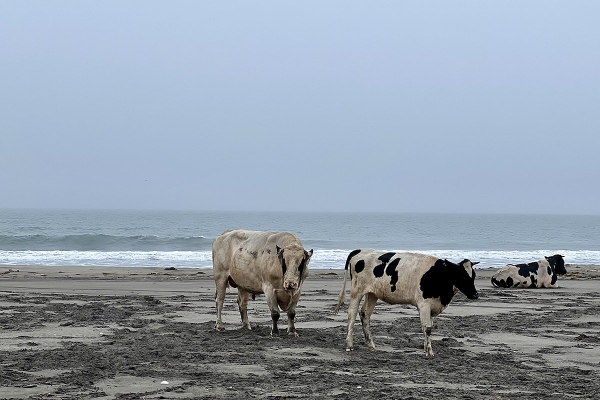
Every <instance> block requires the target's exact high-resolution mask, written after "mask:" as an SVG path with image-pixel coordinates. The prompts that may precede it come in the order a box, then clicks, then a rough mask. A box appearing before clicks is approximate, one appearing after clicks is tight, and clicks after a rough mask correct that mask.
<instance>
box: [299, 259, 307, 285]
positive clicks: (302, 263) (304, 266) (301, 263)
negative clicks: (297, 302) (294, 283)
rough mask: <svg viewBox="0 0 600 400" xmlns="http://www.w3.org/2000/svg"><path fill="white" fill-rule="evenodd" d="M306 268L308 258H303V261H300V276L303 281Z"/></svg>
mask: <svg viewBox="0 0 600 400" xmlns="http://www.w3.org/2000/svg"><path fill="white" fill-rule="evenodd" d="M304 268H306V258H303V259H302V261H300V265H298V273H299V274H300V280H302V274H303V272H304Z"/></svg>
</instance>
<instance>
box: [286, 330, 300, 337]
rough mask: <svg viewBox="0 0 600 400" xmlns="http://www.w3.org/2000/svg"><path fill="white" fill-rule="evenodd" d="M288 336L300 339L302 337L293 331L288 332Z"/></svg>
mask: <svg viewBox="0 0 600 400" xmlns="http://www.w3.org/2000/svg"><path fill="white" fill-rule="evenodd" d="M288 336H293V337H298V336H300V335H298V332H296V331H293V332H288Z"/></svg>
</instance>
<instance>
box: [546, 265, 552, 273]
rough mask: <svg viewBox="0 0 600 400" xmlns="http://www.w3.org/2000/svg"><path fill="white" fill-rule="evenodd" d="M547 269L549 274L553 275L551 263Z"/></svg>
mask: <svg viewBox="0 0 600 400" xmlns="http://www.w3.org/2000/svg"><path fill="white" fill-rule="evenodd" d="M547 271H548V275H552V267H550V266H549V265H548V269H547Z"/></svg>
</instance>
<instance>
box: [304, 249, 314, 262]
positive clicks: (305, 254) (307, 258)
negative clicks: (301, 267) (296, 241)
mask: <svg viewBox="0 0 600 400" xmlns="http://www.w3.org/2000/svg"><path fill="white" fill-rule="evenodd" d="M312 255H313V249H310V251H306V250H304V258H305V259H306V261H308V260H310V258H311V257H312Z"/></svg>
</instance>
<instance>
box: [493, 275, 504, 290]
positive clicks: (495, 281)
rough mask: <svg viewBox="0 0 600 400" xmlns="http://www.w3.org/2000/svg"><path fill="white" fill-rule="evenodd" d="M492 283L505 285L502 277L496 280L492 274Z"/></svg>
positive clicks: (497, 285) (499, 285) (500, 285)
mask: <svg viewBox="0 0 600 400" xmlns="http://www.w3.org/2000/svg"><path fill="white" fill-rule="evenodd" d="M492 285H494V286H496V287H506V286H504V279H500V280H498V279H496V278H495V277H493V276H492Z"/></svg>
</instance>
